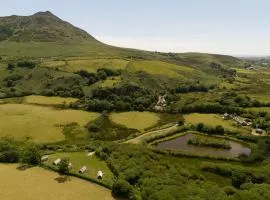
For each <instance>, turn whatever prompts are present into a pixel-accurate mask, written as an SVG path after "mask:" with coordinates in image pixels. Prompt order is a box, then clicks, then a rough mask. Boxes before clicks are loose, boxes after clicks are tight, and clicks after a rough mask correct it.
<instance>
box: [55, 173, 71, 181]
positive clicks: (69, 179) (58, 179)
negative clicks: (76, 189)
mask: <svg viewBox="0 0 270 200" xmlns="http://www.w3.org/2000/svg"><path fill="white" fill-rule="evenodd" d="M54 180H55V181H57V182H58V183H65V182H68V181H71V178H70V177H69V176H61V175H60V176H59V177H57V178H55V179H54Z"/></svg>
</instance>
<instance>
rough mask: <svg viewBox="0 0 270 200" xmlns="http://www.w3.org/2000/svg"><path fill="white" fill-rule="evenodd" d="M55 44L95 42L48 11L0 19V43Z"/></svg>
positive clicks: (85, 33) (84, 32) (89, 36)
mask: <svg viewBox="0 0 270 200" xmlns="http://www.w3.org/2000/svg"><path fill="white" fill-rule="evenodd" d="M5 40H9V41H20V42H29V41H35V42H56V41H74V40H75V41H87V40H95V39H94V37H92V36H91V35H89V34H88V33H87V32H86V31H84V30H81V29H79V28H77V27H75V26H73V25H72V24H70V23H68V22H65V21H63V20H61V19H60V18H58V17H57V16H55V15H54V14H52V13H51V12H49V11H46V12H38V13H36V14H34V15H31V16H16V15H13V16H9V17H0V41H5Z"/></svg>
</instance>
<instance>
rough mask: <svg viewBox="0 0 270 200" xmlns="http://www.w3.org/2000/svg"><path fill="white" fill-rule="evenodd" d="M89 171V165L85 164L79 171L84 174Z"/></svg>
mask: <svg viewBox="0 0 270 200" xmlns="http://www.w3.org/2000/svg"><path fill="white" fill-rule="evenodd" d="M86 171H87V167H86V166H83V167H82V168H81V169H80V170H79V173H81V174H83V173H85V172H86Z"/></svg>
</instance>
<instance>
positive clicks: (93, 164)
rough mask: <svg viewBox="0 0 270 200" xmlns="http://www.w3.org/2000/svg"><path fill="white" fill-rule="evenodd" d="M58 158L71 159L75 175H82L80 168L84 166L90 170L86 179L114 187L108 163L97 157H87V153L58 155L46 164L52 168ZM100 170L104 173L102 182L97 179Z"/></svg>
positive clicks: (50, 157) (52, 156)
mask: <svg viewBox="0 0 270 200" xmlns="http://www.w3.org/2000/svg"><path fill="white" fill-rule="evenodd" d="M57 158H69V160H70V162H71V163H72V165H73V169H72V170H71V172H72V173H75V174H80V173H79V170H80V168H81V167H82V166H86V167H87V169H88V170H87V172H85V173H84V174H82V175H83V176H84V177H89V178H91V179H93V180H95V181H98V182H102V183H104V184H106V185H108V186H109V187H112V184H113V173H112V172H111V171H110V169H109V168H108V166H107V164H106V162H104V161H102V160H100V159H99V158H98V157H97V156H95V155H93V156H87V153H86V152H73V153H56V154H52V155H49V160H48V161H47V162H46V163H45V164H47V165H50V166H52V162H53V161H54V160H56V159H57ZM99 170H101V171H102V172H103V173H104V177H103V179H102V180H99V179H97V172H98V171H99Z"/></svg>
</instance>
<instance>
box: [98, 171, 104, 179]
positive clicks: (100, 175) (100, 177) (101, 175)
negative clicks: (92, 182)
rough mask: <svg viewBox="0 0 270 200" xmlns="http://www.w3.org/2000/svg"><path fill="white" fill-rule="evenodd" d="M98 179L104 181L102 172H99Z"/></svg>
mask: <svg viewBox="0 0 270 200" xmlns="http://www.w3.org/2000/svg"><path fill="white" fill-rule="evenodd" d="M97 178H98V179H102V178H103V172H102V171H98V173H97Z"/></svg>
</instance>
